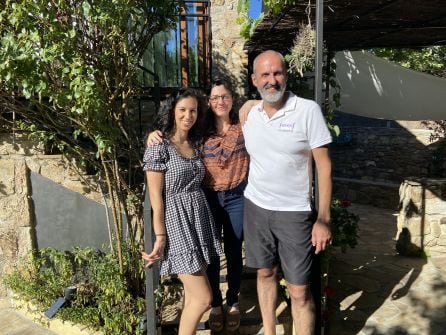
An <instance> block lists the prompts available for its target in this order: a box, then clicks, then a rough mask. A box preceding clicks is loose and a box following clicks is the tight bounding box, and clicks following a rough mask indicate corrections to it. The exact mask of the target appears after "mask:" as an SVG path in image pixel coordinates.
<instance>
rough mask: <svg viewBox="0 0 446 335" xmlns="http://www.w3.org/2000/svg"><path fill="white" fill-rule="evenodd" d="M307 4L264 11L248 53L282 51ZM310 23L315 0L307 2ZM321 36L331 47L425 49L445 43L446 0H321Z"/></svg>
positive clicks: (304, 14)
mask: <svg viewBox="0 0 446 335" xmlns="http://www.w3.org/2000/svg"><path fill="white" fill-rule="evenodd" d="M307 5H308V2H307V1H301V2H299V3H298V4H297V5H293V6H288V7H286V8H285V9H284V10H283V11H282V13H281V14H280V15H278V16H276V17H275V16H273V15H268V16H266V17H265V19H264V20H263V21H262V22H261V23H260V24H259V25H258V26H257V28H256V30H255V32H254V35H253V36H252V37H251V38H250V40H249V41H248V42H247V44H246V49H247V50H248V52H249V53H250V54H251V53H258V52H260V51H262V50H264V49H275V50H277V51H281V52H286V51H287V50H288V49H289V48H290V47H291V46H292V43H293V41H294V39H295V37H296V32H297V29H298V26H299V23H301V22H303V23H306V22H308V19H307V14H306V12H305V11H306V8H307ZM311 9H312V14H311V18H312V21H313V23H314V22H316V14H315V10H316V4H315V2H314V1H312V4H311ZM323 37H324V41H325V43H326V47H327V48H328V49H329V50H332V51H338V50H358V49H369V48H375V47H392V48H401V47H425V46H432V45H445V44H446V1H445V0H430V1H426V0H410V1H407V0H380V1H376V0H326V1H323Z"/></svg>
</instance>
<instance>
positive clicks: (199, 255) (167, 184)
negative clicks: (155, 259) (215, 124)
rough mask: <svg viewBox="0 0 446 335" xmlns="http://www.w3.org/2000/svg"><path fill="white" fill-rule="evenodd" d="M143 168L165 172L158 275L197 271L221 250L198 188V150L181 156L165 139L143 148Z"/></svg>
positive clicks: (201, 169) (201, 171)
mask: <svg viewBox="0 0 446 335" xmlns="http://www.w3.org/2000/svg"><path fill="white" fill-rule="evenodd" d="M143 169H144V171H146V170H153V171H163V172H164V173H165V175H164V192H163V198H164V211H165V213H164V214H165V216H164V222H165V225H166V233H167V243H166V248H165V250H164V259H163V261H162V262H161V275H167V274H178V273H195V272H197V271H199V270H200V269H201V268H202V267H203V266H204V265H206V264H210V262H211V259H214V258H215V257H216V256H218V255H221V254H222V253H223V251H222V248H221V245H220V241H219V239H218V234H217V231H216V229H215V225H214V221H213V218H212V214H211V211H210V209H209V205H208V203H207V202H206V198H205V196H204V193H203V190H202V189H201V181H202V180H203V177H204V171H205V170H204V165H203V162H202V161H201V159H200V157H199V153H198V151H197V152H196V154H195V156H194V157H192V158H186V157H183V156H181V155H180V154H179V153H178V152H177V151H176V149H175V148H174V147H173V146H171V145H170V144H169V141H168V140H166V139H165V140H163V142H162V143H160V144H157V145H154V146H150V147H148V148H147V149H146V151H145V153H144V167H143ZM149 187H150V185H149Z"/></svg>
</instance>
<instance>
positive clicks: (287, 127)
mask: <svg viewBox="0 0 446 335" xmlns="http://www.w3.org/2000/svg"><path fill="white" fill-rule="evenodd" d="M295 124H296V123H294V122H293V123H285V122H280V124H279V131H283V132H287V133H291V132H292V131H293V129H294V125H295Z"/></svg>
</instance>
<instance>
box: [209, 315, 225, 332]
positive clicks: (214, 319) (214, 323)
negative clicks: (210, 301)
mask: <svg viewBox="0 0 446 335" xmlns="http://www.w3.org/2000/svg"><path fill="white" fill-rule="evenodd" d="M223 327H224V314H223V313H219V314H215V313H210V314H209V329H210V330H212V331H214V332H221V331H222V330H223Z"/></svg>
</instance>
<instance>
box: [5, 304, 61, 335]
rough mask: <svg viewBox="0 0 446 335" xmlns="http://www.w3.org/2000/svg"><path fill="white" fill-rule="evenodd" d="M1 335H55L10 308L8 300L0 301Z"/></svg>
mask: <svg viewBox="0 0 446 335" xmlns="http://www.w3.org/2000/svg"><path fill="white" fill-rule="evenodd" d="M0 334H1V335H55V333H53V332H52V331H50V330H48V329H46V328H44V327H42V326H40V325H38V324H36V323H34V322H33V321H32V320H31V319H30V318H27V317H25V316H24V315H23V314H21V313H19V312H18V311H17V310H15V309H13V308H12V307H11V303H10V301H9V300H8V299H6V298H2V299H0Z"/></svg>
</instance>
